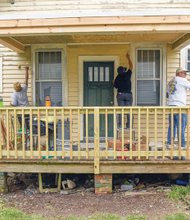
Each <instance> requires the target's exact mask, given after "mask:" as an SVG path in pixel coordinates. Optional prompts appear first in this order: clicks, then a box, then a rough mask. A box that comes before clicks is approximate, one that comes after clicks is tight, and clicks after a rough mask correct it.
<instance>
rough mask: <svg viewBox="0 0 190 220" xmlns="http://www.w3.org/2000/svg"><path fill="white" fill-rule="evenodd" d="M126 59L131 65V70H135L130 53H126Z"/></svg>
mask: <svg viewBox="0 0 190 220" xmlns="http://www.w3.org/2000/svg"><path fill="white" fill-rule="evenodd" d="M126 58H127V60H128V63H129V69H130V70H133V63H132V61H131V58H130V55H129V54H128V53H126Z"/></svg>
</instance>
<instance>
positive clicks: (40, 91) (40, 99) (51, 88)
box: [36, 82, 62, 106]
mask: <svg viewBox="0 0 190 220" xmlns="http://www.w3.org/2000/svg"><path fill="white" fill-rule="evenodd" d="M46 96H50V97H51V102H52V106H62V83H61V82H53V83H51V82H37V83H36V105H37V106H44V105H45V97H46Z"/></svg>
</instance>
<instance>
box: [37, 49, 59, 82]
mask: <svg viewBox="0 0 190 220" xmlns="http://www.w3.org/2000/svg"><path fill="white" fill-rule="evenodd" d="M37 57H38V62H37V63H38V68H37V70H38V71H37V72H38V74H37V78H36V79H37V80H52V79H53V80H61V73H62V68H61V52H60V51H55V52H51V51H50V52H49V51H48V52H38V56H37Z"/></svg>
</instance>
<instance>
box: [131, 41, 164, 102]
mask: <svg viewBox="0 0 190 220" xmlns="http://www.w3.org/2000/svg"><path fill="white" fill-rule="evenodd" d="M166 47H167V46H166V45H165V44H159V45H158V44H154V43H143V46H142V44H132V45H131V57H132V61H133V63H134V65H133V74H132V79H131V80H132V92H133V99H134V100H133V105H137V74H136V69H137V50H160V105H159V106H162V105H166V95H165V94H166V76H167V70H166V53H167V50H166Z"/></svg>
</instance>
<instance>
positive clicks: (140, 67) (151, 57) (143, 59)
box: [137, 50, 160, 79]
mask: <svg viewBox="0 0 190 220" xmlns="http://www.w3.org/2000/svg"><path fill="white" fill-rule="evenodd" d="M137 78H138V79H148V78H160V50H138V51H137Z"/></svg>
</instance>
